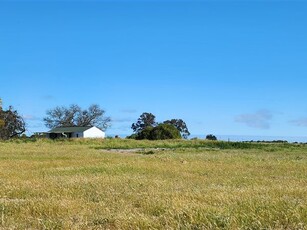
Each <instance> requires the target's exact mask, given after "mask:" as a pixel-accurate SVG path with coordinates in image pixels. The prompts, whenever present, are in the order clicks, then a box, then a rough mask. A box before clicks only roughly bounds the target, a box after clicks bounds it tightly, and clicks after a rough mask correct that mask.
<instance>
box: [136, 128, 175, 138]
mask: <svg viewBox="0 0 307 230" xmlns="http://www.w3.org/2000/svg"><path fill="white" fill-rule="evenodd" d="M135 139H137V140H168V139H181V135H180V132H179V131H178V129H176V128H175V127H174V126H173V125H170V124H159V125H158V126H157V127H151V126H148V127H146V128H145V129H144V130H143V131H141V132H139V133H138V134H136V136H135Z"/></svg>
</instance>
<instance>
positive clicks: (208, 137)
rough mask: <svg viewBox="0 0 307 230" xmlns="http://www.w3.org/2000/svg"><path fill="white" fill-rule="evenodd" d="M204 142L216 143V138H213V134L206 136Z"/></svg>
mask: <svg viewBox="0 0 307 230" xmlns="http://www.w3.org/2000/svg"><path fill="white" fill-rule="evenodd" d="M206 140H210V141H216V140H217V138H216V136H214V135H213V134H208V135H207V136H206Z"/></svg>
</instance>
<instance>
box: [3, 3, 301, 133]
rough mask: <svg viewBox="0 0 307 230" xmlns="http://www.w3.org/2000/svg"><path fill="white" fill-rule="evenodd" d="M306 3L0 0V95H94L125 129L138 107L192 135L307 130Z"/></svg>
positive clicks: (24, 104) (20, 106)
mask: <svg viewBox="0 0 307 230" xmlns="http://www.w3.org/2000/svg"><path fill="white" fill-rule="evenodd" d="M306 12H307V1H278V0H267V1H261V0H254V1H247V0H246V1H243V0H242V1H232V0H224V1H222V0H218V1H213V0H212V1H209V0H208V1H176V0H172V1H162V0H161V1H154V0H151V1H145V0H143V1H142V0H139V1H129V0H126V1H98V0H97V1H46V0H45V1H38V0H37V1H25V0H24V1H3V0H2V1H1V0H0V97H1V98H2V99H3V103H4V107H7V106H9V105H13V106H14V107H15V108H16V109H17V110H18V111H19V112H20V113H21V114H22V115H23V116H24V117H25V119H26V121H27V123H28V133H31V132H35V131H45V130H47V129H46V128H45V126H44V124H43V121H42V118H43V117H44V116H45V112H46V110H47V109H50V108H53V107H55V106H58V105H64V106H68V105H70V104H72V103H76V104H79V105H80V106H82V107H84V108H86V107H88V106H89V105H90V104H93V103H97V104H99V105H100V106H101V107H103V108H104V109H105V110H106V115H108V116H110V117H111V118H112V119H113V122H112V127H111V128H110V129H109V130H108V131H107V133H110V134H129V133H131V132H132V130H131V129H130V127H131V124H132V123H133V122H135V121H136V120H137V118H138V117H139V116H140V114H141V113H143V112H151V113H153V114H155V115H156V118H157V121H164V120H166V119H171V118H181V119H183V120H184V121H186V123H187V125H188V127H189V130H190V132H191V133H192V134H194V135H196V134H203V135H205V134H209V133H213V134H216V135H230V134H231V135H263V136H272V135H273V136H306V133H307V132H306V130H307V104H306V98H307V90H306V86H307V42H306V41H307V29H306V28H307V14H306Z"/></svg>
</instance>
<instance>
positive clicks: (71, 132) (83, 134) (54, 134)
mask: <svg viewBox="0 0 307 230" xmlns="http://www.w3.org/2000/svg"><path fill="white" fill-rule="evenodd" d="M105 136H106V134H105V132H103V131H102V130H100V129H99V128H97V127H95V126H85V127H84V126H71V127H56V128H54V129H51V130H50V131H49V132H47V137H48V138H51V139H56V138H105Z"/></svg>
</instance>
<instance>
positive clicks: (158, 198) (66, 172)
mask: <svg viewBox="0 0 307 230" xmlns="http://www.w3.org/2000/svg"><path fill="white" fill-rule="evenodd" d="M248 144H249V143H248ZM225 145H226V147H221V146H224V144H220V145H219V144H218V142H208V143H207V142H205V141H161V142H160V141H156V142H155V141H148V142H147V141H133V140H104V141H99V140H73V141H56V142H54V141H44V140H37V141H35V142H27V143H24V142H22V141H11V142H0V228H2V229H305V228H306V223H307V216H306V213H307V207H306V204H307V203H306V202H307V198H306V197H307V179H306V176H307V175H306V172H307V151H306V148H305V146H299V145H284V144H274V145H271V144H260V145H259V146H260V147H259V146H258V147H257V146H254V144H253V145H251V146H252V147H244V148H243V147H242V146H243V145H242V146H241V147H238V148H236V147H235V146H233V145H227V142H226V143H225ZM255 145H257V144H255ZM227 146H228V147H227ZM229 146H231V147H229ZM244 146H245V145H244ZM149 147H150V148H166V149H165V150H164V151H158V150H157V151H156V150H153V152H154V153H155V154H152V155H144V154H137V153H134V152H129V153H121V152H120V153H114V152H110V151H108V149H109V148H123V149H124V148H149Z"/></svg>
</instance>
